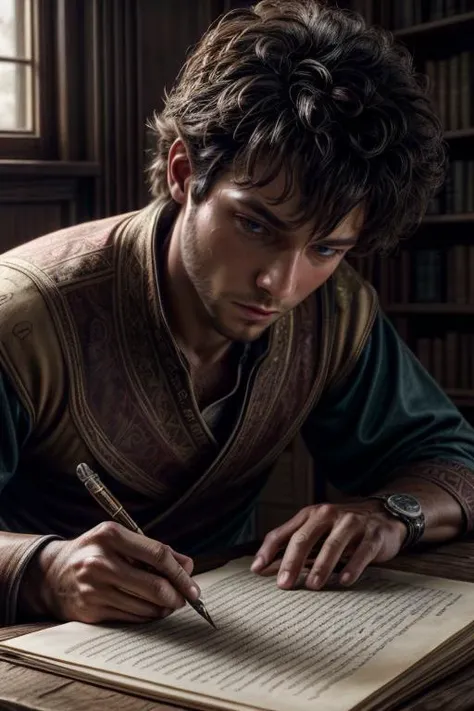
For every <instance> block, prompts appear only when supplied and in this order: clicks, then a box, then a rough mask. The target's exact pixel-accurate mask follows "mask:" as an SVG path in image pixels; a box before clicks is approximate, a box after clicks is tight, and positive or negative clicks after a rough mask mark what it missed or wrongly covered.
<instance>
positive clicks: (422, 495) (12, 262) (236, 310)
mask: <svg viewBox="0 0 474 711" xmlns="http://www.w3.org/2000/svg"><path fill="white" fill-rule="evenodd" d="M154 127H155V132H156V138H157V150H156V156H155V159H154V161H153V164H152V166H151V179H152V180H151V182H152V186H153V193H154V200H153V201H152V202H151V204H150V205H149V206H148V207H146V208H145V209H143V210H141V211H138V212H136V213H133V214H128V215H120V216H117V217H112V218H108V219H106V220H102V221H98V222H93V223H89V224H83V225H80V226H77V227H74V228H71V229H67V230H65V231H61V232H59V233H55V234H53V235H48V236H46V237H41V238H39V239H38V240H35V241H33V242H30V243H28V244H26V245H24V246H21V247H19V248H17V249H15V250H12V251H11V252H9V253H7V254H5V255H3V257H2V259H1V265H0V285H1V293H2V294H3V299H2V306H1V309H2V317H1V320H0V331H1V338H0V342H1V350H0V364H1V369H2V384H1V391H0V393H1V399H2V408H1V417H2V427H1V448H0V454H1V473H0V482H1V494H0V521H1V523H2V530H3V533H1V534H0V545H1V547H0V600H1V616H2V622H3V623H4V624H9V623H12V622H14V621H16V620H21V619H32V618H33V619H35V618H40V617H43V616H49V617H55V618H57V619H62V620H68V619H76V620H83V621H86V622H100V621H103V620H111V619H112V620H128V621H143V620H145V619H153V618H156V617H159V616H164V615H166V614H169V613H170V612H171V611H172V610H173V609H175V608H177V607H179V606H181V605H182V604H184V597H183V596H184V595H198V594H199V591H198V590H197V589H196V586H195V584H194V583H193V580H192V578H191V577H190V574H191V572H192V567H193V562H192V559H191V558H190V557H189V556H193V555H196V554H198V553H200V552H203V551H210V550H213V549H215V548H217V547H222V546H224V545H229V544H231V543H232V542H233V541H235V540H236V539H237V538H238V536H239V534H240V532H241V531H242V528H243V527H244V526H245V523H246V521H247V520H248V517H249V516H250V514H251V511H252V508H253V506H254V504H255V501H256V498H257V497H258V494H259V492H260V490H261V488H262V486H263V485H264V483H265V481H266V478H267V476H268V471H269V468H270V466H271V464H272V463H273V462H274V461H275V459H276V458H277V456H278V455H279V454H280V453H281V452H282V450H283V449H284V448H285V447H286V446H287V444H288V443H289V442H290V440H291V439H292V438H293V437H294V436H295V435H296V433H297V432H298V431H301V432H302V434H303V436H304V438H305V441H306V443H307V445H308V447H309V450H310V451H311V453H312V455H313V457H314V459H315V463H316V472H317V476H318V477H324V479H325V480H326V481H327V482H330V483H331V484H332V485H333V486H335V487H336V488H337V489H339V490H340V492H341V493H342V494H345V495H347V502H346V503H339V504H330V503H319V504H315V505H312V506H308V507H307V508H305V509H304V510H303V511H301V512H300V513H299V514H298V515H297V516H295V517H294V518H293V519H292V520H291V521H289V522H287V523H286V524H284V525H283V526H282V527H281V528H279V529H278V530H276V531H273V532H272V533H270V534H269V536H268V537H267V538H266V539H265V541H264V543H263V545H262V547H261V549H260V551H259V553H258V555H257V557H256V559H255V562H254V565H253V566H252V568H253V570H255V572H257V573H261V572H265V570H266V569H267V568H268V566H269V565H270V564H271V562H272V560H273V559H274V557H275V554H276V552H277V551H278V550H279V549H281V548H285V553H284V556H283V559H282V562H281V565H280V568H279V575H278V578H277V584H278V585H280V586H281V587H282V588H288V589H289V588H291V587H292V586H293V585H294V584H295V581H296V579H297V577H298V575H299V574H300V571H301V570H302V567H303V565H304V563H305V560H306V559H307V556H308V554H309V552H310V550H311V548H312V547H313V546H314V545H315V544H317V543H322V548H321V552H320V554H319V555H318V556H317V558H316V561H315V563H314V566H313V568H312V569H311V571H310V573H309V575H308V578H307V581H306V585H307V587H309V588H311V589H314V590H317V589H319V588H321V587H322V586H323V585H324V584H325V582H326V581H327V580H328V577H329V575H330V574H331V573H332V571H333V570H334V568H335V565H336V563H337V562H338V561H340V560H341V558H343V559H344V561H345V564H344V567H343V570H342V573H341V575H340V581H341V583H342V584H346V585H350V584H352V583H354V582H355V581H356V580H357V578H358V577H359V576H360V575H361V573H362V572H363V570H364V569H365V567H366V566H367V565H368V564H369V563H370V562H372V561H384V560H388V559H390V558H392V557H393V556H395V555H396V554H397V553H398V552H399V551H400V550H401V549H402V547H403V546H404V545H407V546H410V545H413V544H414V543H416V542H417V541H418V540H419V539H420V538H421V537H422V538H423V540H425V541H442V540H449V539H452V538H453V537H455V536H457V535H460V534H461V533H464V532H466V531H469V530H471V529H472V527H473V521H474V435H473V431H472V429H471V428H470V427H469V426H468V425H467V423H466V422H465V421H464V420H463V418H462V417H461V416H460V414H459V413H458V411H457V410H456V409H455V408H454V407H453V405H452V404H451V403H450V401H449V400H448V399H447V398H446V397H445V396H444V394H443V393H442V392H441V390H440V389H439V388H438V387H437V385H436V384H435V383H434V382H433V380H432V379H431V378H430V377H429V375H428V374H427V373H426V372H425V371H424V370H423V368H422V367H421V366H420V364H419V363H418V361H417V360H416V359H415V358H414V356H413V355H412V354H411V353H410V351H409V350H408V349H407V348H406V347H405V345H404V344H403V343H402V342H401V341H400V340H399V338H398V337H397V335H396V334H395V332H394V330H393V329H392V327H391V326H390V325H389V323H388V322H387V320H386V319H385V317H384V315H383V314H382V313H381V312H380V309H379V307H378V304H377V297H376V294H375V293H374V291H373V289H372V288H371V287H370V286H369V285H368V284H365V283H364V282H363V281H362V280H361V279H360V278H359V276H358V275H357V274H356V273H355V272H354V271H353V270H352V269H351V268H350V267H349V266H348V265H347V263H346V262H345V259H344V258H345V256H346V254H347V253H348V252H349V251H350V250H351V249H353V248H356V247H357V248H358V249H362V250H367V249H379V250H381V249H385V248H388V247H391V246H393V245H395V244H396V242H397V240H398V238H399V237H400V236H401V235H405V234H407V233H408V232H409V231H410V230H411V229H412V228H413V227H414V226H415V225H416V224H417V223H418V222H419V220H420V219H421V217H422V216H423V214H424V211H425V209H426V205H427V202H428V201H429V199H430V197H431V196H432V194H433V192H434V191H435V190H436V188H437V187H438V186H439V185H440V183H441V180H442V176H443V173H444V163H445V156H444V149H443V143H442V132H441V127H440V125H439V122H438V120H437V119H436V117H435V115H434V114H433V111H432V109H431V106H430V103H429V100H428V98H427V96H426V93H425V89H424V88H423V87H422V86H421V84H420V82H419V79H418V78H417V76H416V75H415V74H414V72H413V69H412V66H411V61H410V59H409V57H408V56H407V55H406V54H405V52H404V51H402V50H401V49H400V48H396V47H394V46H393V45H392V41H391V39H390V38H389V36H388V35H386V34H384V33H383V32H381V31H379V30H375V29H370V28H369V29H367V28H365V26H364V24H363V22H362V21H361V20H360V19H357V18H354V17H350V16H346V15H344V14H342V13H341V12H340V11H338V10H335V9H329V8H326V9H323V8H321V7H319V6H318V5H317V3H316V2H314V1H313V0H292V2H291V3H287V2H281V1H278V0H263V1H262V2H261V3H259V4H258V5H257V6H256V7H255V8H254V9H253V10H240V11H235V12H233V13H229V14H228V15H226V16H224V18H223V19H222V20H221V21H220V22H219V23H218V24H216V25H215V26H214V27H213V28H211V29H210V30H209V31H208V33H207V34H206V35H205V36H204V38H203V39H202V41H201V43H200V44H199V46H198V47H197V48H196V50H195V51H194V52H193V54H192V55H191V56H190V58H189V60H188V62H187V64H186V66H185V68H184V70H183V72H182V73H181V75H180V77H179V80H178V82H177V84H176V86H175V87H174V89H173V91H172V92H171V94H170V95H169V97H168V98H167V102H166V107H165V109H164V111H163V113H162V114H161V115H159V116H157V117H156V120H155V126H154ZM80 462H86V463H87V464H89V465H90V466H91V467H92V468H93V469H95V470H97V471H98V472H99V473H100V475H101V476H102V478H103V479H104V482H105V483H106V485H107V486H108V487H109V488H110V489H111V490H112V492H113V493H114V494H115V496H116V497H117V498H118V499H119V500H120V501H121V502H122V504H123V505H124V507H125V508H126V509H127V510H128V511H129V513H130V514H131V515H132V517H133V518H135V519H136V520H137V522H138V524H139V525H140V526H141V527H142V528H143V529H144V531H145V533H146V536H139V535H138V534H135V533H131V532H129V531H126V530H125V529H123V528H122V527H121V526H119V525H116V524H114V523H106V524H104V523H102V524H101V521H102V518H103V513H102V512H101V510H99V507H98V505H97V504H96V502H95V501H94V500H93V499H92V498H91V497H90V496H89V495H88V493H87V491H86V490H85V488H84V487H83V486H82V485H81V483H80V482H79V481H78V479H77V477H76V475H75V470H76V466H77V465H78V463H80ZM387 494H389V495H391V498H390V499H389V500H388V501H386V500H384V499H380V498H371V496H372V495H376V496H377V495H387ZM397 494H399V495H402V496H397ZM143 563H147V564H149V565H152V566H153V567H154V568H155V570H156V574H153V573H150V572H148V571H147V570H145V569H144V566H143V565H141V564H143Z"/></svg>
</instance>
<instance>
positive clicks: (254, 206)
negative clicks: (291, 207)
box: [237, 195, 291, 232]
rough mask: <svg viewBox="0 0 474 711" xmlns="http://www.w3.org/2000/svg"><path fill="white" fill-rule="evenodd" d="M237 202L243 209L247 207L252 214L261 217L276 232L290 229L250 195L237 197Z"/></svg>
mask: <svg viewBox="0 0 474 711" xmlns="http://www.w3.org/2000/svg"><path fill="white" fill-rule="evenodd" d="M237 202H239V203H240V204H241V205H244V206H245V207H249V208H250V209H251V210H252V211H253V212H255V214H256V215H258V216H259V217H262V218H263V219H264V220H265V221H266V222H268V224H269V225H272V227H275V228H276V229H277V230H281V231H286V232H288V231H289V230H290V229H291V228H290V225H288V224H287V223H286V222H284V221H283V220H280V218H279V217H277V216H276V215H275V214H274V213H273V212H272V211H271V210H269V209H268V208H267V207H265V205H262V203H261V202H260V201H259V200H256V199H255V198H253V197H251V196H250V195H249V196H244V195H242V197H238V198H237Z"/></svg>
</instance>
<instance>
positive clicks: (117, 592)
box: [100, 587, 169, 620]
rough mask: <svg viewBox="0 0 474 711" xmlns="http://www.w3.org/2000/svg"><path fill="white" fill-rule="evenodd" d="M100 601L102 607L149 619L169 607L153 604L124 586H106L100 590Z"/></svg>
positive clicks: (161, 613) (154, 617)
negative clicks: (117, 587) (131, 592)
mask: <svg viewBox="0 0 474 711" xmlns="http://www.w3.org/2000/svg"><path fill="white" fill-rule="evenodd" d="M100 597H101V599H100V602H101V603H102V606H103V607H111V608H114V609H115V610H122V612H129V613H130V614H132V615H136V616H137V617H143V618H146V619H149V620H153V619H156V618H157V617H162V615H163V609H166V610H167V609H169V608H167V607H165V606H164V605H163V606H162V605H154V604H153V603H151V602H149V601H148V600H144V599H143V598H142V597H138V595H134V594H130V593H129V591H128V590H126V589H124V588H119V589H116V588H110V587H109V588H106V589H105V590H102V591H100Z"/></svg>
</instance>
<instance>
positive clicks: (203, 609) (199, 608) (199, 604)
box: [192, 600, 217, 630]
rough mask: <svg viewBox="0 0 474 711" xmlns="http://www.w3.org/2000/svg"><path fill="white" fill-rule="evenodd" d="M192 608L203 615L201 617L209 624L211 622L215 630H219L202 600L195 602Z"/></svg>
mask: <svg viewBox="0 0 474 711" xmlns="http://www.w3.org/2000/svg"><path fill="white" fill-rule="evenodd" d="M192 606H193V607H194V609H195V610H196V612H198V613H199V614H200V615H201V617H203V618H204V619H205V620H206V621H207V622H209V624H210V625H211V627H214V629H215V630H216V629H217V625H215V624H214V622H213V620H212V617H211V616H210V614H209V613H208V611H207V609H206V606H205V604H204V603H203V601H202V600H195V601H193V603H192Z"/></svg>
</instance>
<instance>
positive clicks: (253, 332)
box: [214, 321, 274, 343]
mask: <svg viewBox="0 0 474 711" xmlns="http://www.w3.org/2000/svg"><path fill="white" fill-rule="evenodd" d="M272 323H274V322H273V321H272ZM271 325H272V324H271V323H269V324H266V325H262V324H248V325H247V324H246V325H241V326H239V327H236V326H230V325H228V324H225V323H223V322H222V321H215V322H214V328H215V329H216V331H217V332H218V333H220V334H221V336H224V338H228V339H229V341H239V342H242V343H249V342H251V341H256V340H257V339H258V338H260V336H261V335H262V333H264V331H266V330H267V328H269V327H270V326H271Z"/></svg>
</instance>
